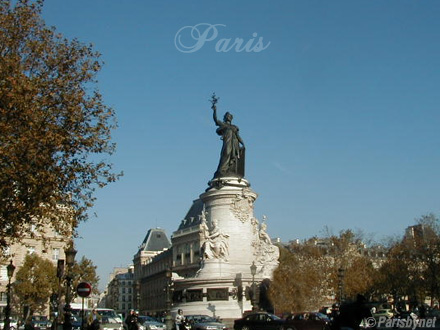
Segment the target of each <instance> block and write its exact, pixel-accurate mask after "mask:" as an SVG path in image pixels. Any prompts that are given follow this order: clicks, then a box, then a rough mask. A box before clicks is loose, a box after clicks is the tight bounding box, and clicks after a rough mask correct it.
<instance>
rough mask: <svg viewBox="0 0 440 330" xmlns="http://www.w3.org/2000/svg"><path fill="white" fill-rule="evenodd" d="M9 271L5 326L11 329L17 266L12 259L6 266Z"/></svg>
mask: <svg viewBox="0 0 440 330" xmlns="http://www.w3.org/2000/svg"><path fill="white" fill-rule="evenodd" d="M6 270H7V273H8V295H7V296H6V307H5V327H4V330H10V325H11V280H12V276H14V270H15V266H14V265H13V264H12V260H11V262H10V263H9V265H8V266H7V267H6Z"/></svg>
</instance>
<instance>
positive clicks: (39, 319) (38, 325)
mask: <svg viewBox="0 0 440 330" xmlns="http://www.w3.org/2000/svg"><path fill="white" fill-rule="evenodd" d="M31 323H32V326H33V327H34V328H35V330H49V329H50V327H51V326H52V322H50V320H49V319H48V318H47V316H40V315H34V316H32V319H31Z"/></svg>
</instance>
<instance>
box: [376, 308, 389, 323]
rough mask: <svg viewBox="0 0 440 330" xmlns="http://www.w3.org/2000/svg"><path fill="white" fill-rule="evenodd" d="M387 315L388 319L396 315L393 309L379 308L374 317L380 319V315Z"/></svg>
mask: <svg viewBox="0 0 440 330" xmlns="http://www.w3.org/2000/svg"><path fill="white" fill-rule="evenodd" d="M384 316H385V317H386V318H387V319H390V318H392V317H393V316H394V313H393V311H392V310H391V309H379V310H377V311H376V313H373V317H374V318H375V319H376V320H378V319H379V318H380V317H384Z"/></svg>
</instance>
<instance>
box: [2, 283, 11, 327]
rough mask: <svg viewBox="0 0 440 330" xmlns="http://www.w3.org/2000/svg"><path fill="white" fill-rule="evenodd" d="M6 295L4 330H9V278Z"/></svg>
mask: <svg viewBox="0 0 440 330" xmlns="http://www.w3.org/2000/svg"><path fill="white" fill-rule="evenodd" d="M7 293H8V295H7V296H6V308H5V327H4V330H10V324H11V278H9V282H8V288H7Z"/></svg>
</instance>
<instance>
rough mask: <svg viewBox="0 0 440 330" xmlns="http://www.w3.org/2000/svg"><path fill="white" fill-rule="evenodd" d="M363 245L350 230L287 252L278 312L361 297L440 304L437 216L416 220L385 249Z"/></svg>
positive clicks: (276, 292)
mask: <svg viewBox="0 0 440 330" xmlns="http://www.w3.org/2000/svg"><path fill="white" fill-rule="evenodd" d="M364 241H365V239H364V237H363V235H359V234H355V233H354V232H353V231H351V230H345V231H342V232H341V233H340V234H339V235H328V236H327V237H325V238H322V239H318V238H316V237H315V238H312V239H310V240H307V241H306V242H304V243H301V244H298V243H292V244H290V245H289V246H287V247H286V248H282V250H281V257H280V265H279V267H278V269H277V270H276V271H275V273H274V280H273V283H272V285H271V288H270V296H271V299H272V301H273V302H274V305H275V309H276V310H278V311H285V312H292V311H297V312H299V311H306V310H316V309H318V308H320V307H322V306H326V305H328V304H329V303H331V302H332V301H333V302H334V301H335V298H336V300H337V301H339V300H341V299H342V300H347V299H348V300H350V299H354V298H355V297H356V295H357V294H363V295H365V296H366V297H368V298H369V299H370V300H373V301H385V300H387V299H388V298H390V297H392V298H393V301H394V302H397V301H399V300H405V301H406V302H407V303H409V304H410V305H412V306H416V305H418V304H421V303H423V302H424V301H425V299H426V298H430V302H431V305H433V304H434V303H435V302H438V301H439V300H440V286H439V283H440V282H439V281H440V221H439V219H438V218H437V217H436V216H435V215H434V214H428V215H424V216H422V217H421V218H419V219H416V224H415V225H414V226H411V227H409V228H408V230H407V232H406V233H405V236H404V237H403V238H400V239H389V240H388V242H387V244H386V246H384V245H379V244H371V243H370V244H369V246H367V245H366V244H365V243H364ZM341 292H342V293H343V297H340V294H341Z"/></svg>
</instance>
